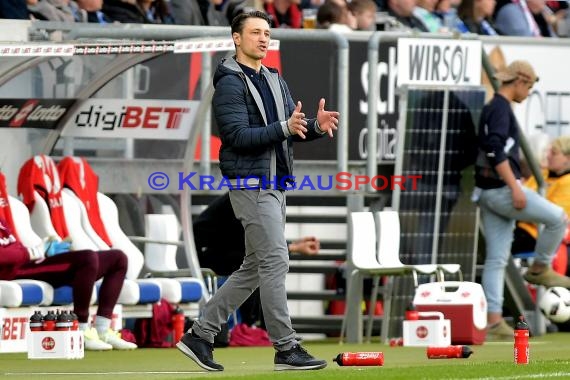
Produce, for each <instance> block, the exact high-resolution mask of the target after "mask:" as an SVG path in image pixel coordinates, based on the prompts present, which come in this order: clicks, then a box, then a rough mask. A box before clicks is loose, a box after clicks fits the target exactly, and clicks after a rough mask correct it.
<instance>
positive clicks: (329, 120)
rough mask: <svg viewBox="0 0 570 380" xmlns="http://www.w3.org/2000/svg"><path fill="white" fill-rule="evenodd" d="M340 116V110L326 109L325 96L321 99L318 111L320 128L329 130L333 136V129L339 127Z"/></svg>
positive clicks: (325, 130)
mask: <svg viewBox="0 0 570 380" xmlns="http://www.w3.org/2000/svg"><path fill="white" fill-rule="evenodd" d="M338 117H339V113H338V112H336V111H326V110H325V99H324V98H323V99H321V100H320V101H319V110H318V111H317V121H318V122H319V129H320V130H321V131H323V132H327V133H328V134H329V136H330V137H331V138H332V137H333V131H336V130H337V129H338Z"/></svg>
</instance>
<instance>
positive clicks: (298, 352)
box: [274, 344, 327, 371]
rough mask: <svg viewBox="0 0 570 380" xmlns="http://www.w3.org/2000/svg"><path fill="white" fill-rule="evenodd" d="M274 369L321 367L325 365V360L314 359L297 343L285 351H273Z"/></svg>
mask: <svg viewBox="0 0 570 380" xmlns="http://www.w3.org/2000/svg"><path fill="white" fill-rule="evenodd" d="M274 363H275V370H276V371H285V370H290V369H293V370H294V369H301V370H302V369H321V368H325V367H326V366H327V362H326V361H325V360H320V359H315V358H314V357H313V356H312V355H311V354H309V353H308V352H307V351H305V349H304V348H303V347H301V346H299V345H298V344H297V345H295V346H293V348H291V349H290V350H287V351H277V352H276V353H275V360H274Z"/></svg>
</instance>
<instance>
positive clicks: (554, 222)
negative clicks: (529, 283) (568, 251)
mask: <svg viewBox="0 0 570 380" xmlns="http://www.w3.org/2000/svg"><path fill="white" fill-rule="evenodd" d="M523 191H524V194H525V196H526V202H527V203H526V207H525V208H523V209H521V210H517V209H516V208H514V207H513V199H512V195H511V190H510V188H509V187H508V186H504V187H501V188H499V189H490V190H483V191H482V192H481V196H480V198H479V207H480V210H481V222H482V223H483V229H484V231H485V240H486V242H487V246H486V257H485V265H484V267H483V278H482V285H483V290H484V291H485V296H486V297H487V305H488V306H487V310H488V312H489V313H501V312H502V310H503V292H504V284H505V268H506V266H507V260H508V257H509V254H510V252H511V244H512V241H513V230H514V227H515V221H517V220H521V221H526V222H534V223H537V224H543V225H544V229H543V230H542V231H541V232H540V234H539V236H538V239H537V241H536V249H535V251H536V257H535V261H536V262H539V263H542V264H546V265H548V266H550V263H551V262H552V258H553V257H554V255H555V253H556V250H557V249H558V246H559V245H560V242H561V241H562V237H563V236H564V231H565V229H566V214H565V212H564V210H563V209H562V208H561V207H559V206H557V205H555V204H554V203H552V202H550V201H548V200H546V199H545V198H543V197H542V196H540V195H539V194H537V193H536V192H534V191H532V190H530V189H527V188H523Z"/></svg>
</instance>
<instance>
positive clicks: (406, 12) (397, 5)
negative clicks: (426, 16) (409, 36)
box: [386, 0, 429, 32]
mask: <svg viewBox="0 0 570 380" xmlns="http://www.w3.org/2000/svg"><path fill="white" fill-rule="evenodd" d="M386 6H387V9H386V10H387V11H388V15H390V16H392V17H394V18H395V19H396V21H397V22H398V23H399V24H400V25H401V26H402V27H404V28H406V29H415V30H418V31H420V32H429V30H428V28H427V27H426V26H425V25H424V24H423V23H422V22H421V21H420V20H419V19H418V18H417V17H416V16H415V15H414V9H415V7H416V0H387V3H386Z"/></svg>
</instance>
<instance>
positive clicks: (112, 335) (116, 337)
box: [101, 329, 138, 350]
mask: <svg viewBox="0 0 570 380" xmlns="http://www.w3.org/2000/svg"><path fill="white" fill-rule="evenodd" d="M101 340H102V341H103V342H104V343H105V344H109V345H111V347H113V348H114V349H115V350H134V349H135V348H137V347H138V346H137V345H136V344H134V343H131V342H127V341H126V340H123V339H121V334H120V333H119V332H117V331H113V330H111V329H109V330H107V332H106V333H105V334H103V335H102V336H101Z"/></svg>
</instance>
